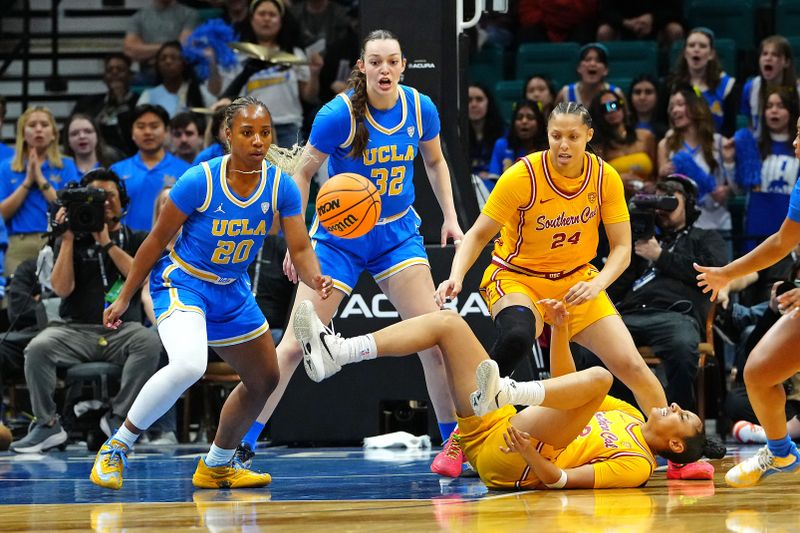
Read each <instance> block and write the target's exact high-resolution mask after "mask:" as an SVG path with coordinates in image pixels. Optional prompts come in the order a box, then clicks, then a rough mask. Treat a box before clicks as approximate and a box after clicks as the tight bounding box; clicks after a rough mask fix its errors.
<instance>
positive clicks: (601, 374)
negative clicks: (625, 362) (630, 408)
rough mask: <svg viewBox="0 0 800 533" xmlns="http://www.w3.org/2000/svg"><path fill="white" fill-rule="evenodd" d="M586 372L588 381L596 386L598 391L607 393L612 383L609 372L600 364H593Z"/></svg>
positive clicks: (612, 378) (611, 376)
mask: <svg viewBox="0 0 800 533" xmlns="http://www.w3.org/2000/svg"><path fill="white" fill-rule="evenodd" d="M587 372H588V374H589V380H590V382H591V383H592V385H594V386H595V387H597V390H598V392H601V393H603V394H606V393H608V391H609V390H610V389H611V385H612V384H613V383H614V376H613V375H612V374H611V372H609V371H608V370H606V369H605V368H603V367H601V366H593V367H591V368H589V369H587Z"/></svg>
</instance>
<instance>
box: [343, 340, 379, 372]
mask: <svg viewBox="0 0 800 533" xmlns="http://www.w3.org/2000/svg"><path fill="white" fill-rule="evenodd" d="M342 352H343V353H342V355H343V356H344V357H345V358H346V359H345V360H344V361H342V364H345V365H346V364H349V363H357V362H359V361H366V360H368V359H375V358H376V357H378V347H377V346H376V344H375V338H374V337H373V336H372V334H369V333H368V334H367V335H359V336H358V337H351V338H349V339H345V340H344V342H343V343H342Z"/></svg>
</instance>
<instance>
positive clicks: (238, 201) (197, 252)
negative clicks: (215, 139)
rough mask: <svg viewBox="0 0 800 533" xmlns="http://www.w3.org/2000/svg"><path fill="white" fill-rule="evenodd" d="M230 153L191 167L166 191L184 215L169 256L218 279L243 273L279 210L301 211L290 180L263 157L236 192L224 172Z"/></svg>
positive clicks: (284, 213) (284, 212)
mask: <svg viewBox="0 0 800 533" xmlns="http://www.w3.org/2000/svg"><path fill="white" fill-rule="evenodd" d="M229 157H230V156H223V157H217V158H215V159H212V160H211V161H207V162H204V163H201V164H200V165H197V166H195V167H192V168H190V169H189V170H187V171H186V173H185V174H184V175H183V176H181V178H180V179H178V181H177V182H176V183H175V187H173V188H172V189H171V190H170V192H169V197H170V199H171V200H172V201H173V202H174V203H175V205H176V206H177V207H178V209H180V210H181V211H182V212H184V213H185V214H187V215H189V218H188V219H186V222H184V223H183V231H182V232H181V235H180V237H178V241H177V242H176V243H175V249H174V250H173V251H172V254H171V255H170V257H171V258H172V260H173V261H174V262H175V263H176V264H177V265H178V266H179V267H180V268H181V269H182V270H185V271H186V272H187V273H188V274H191V275H193V276H195V277H196V278H198V279H202V280H204V281H210V282H212V283H218V284H222V285H225V284H228V283H231V282H232V281H233V280H235V279H237V278H239V277H241V276H242V275H244V274H246V273H247V267H248V266H249V265H250V263H251V262H252V261H253V259H255V257H256V255H257V254H258V250H259V249H260V248H261V245H262V243H263V242H264V237H265V236H266V235H267V233H268V232H269V229H270V227H272V221H273V220H274V218H275V217H276V216H277V214H278V213H280V214H281V216H287V217H288V216H294V215H298V214H300V191H299V190H298V189H297V185H295V183H294V180H292V178H291V177H290V176H286V175H284V174H283V173H282V172H281V171H280V170H278V169H277V168H275V167H274V166H272V165H271V164H269V163H267V162H266V161H264V162H263V164H262V173H261V181H260V182H259V184H258V187H257V188H256V190H255V191H254V192H253V194H252V195H251V196H250V197H249V198H240V197H238V196H237V195H236V193H234V192H233V191H232V190H231V189H230V188H229V187H228V182H227V179H226V175H225V167H226V163H227V161H228V159H229Z"/></svg>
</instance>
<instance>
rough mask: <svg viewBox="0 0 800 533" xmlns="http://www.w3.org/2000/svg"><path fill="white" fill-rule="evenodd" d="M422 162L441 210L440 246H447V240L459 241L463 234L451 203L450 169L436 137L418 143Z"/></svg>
mask: <svg viewBox="0 0 800 533" xmlns="http://www.w3.org/2000/svg"><path fill="white" fill-rule="evenodd" d="M419 150H420V152H422V160H423V161H424V162H425V171H426V172H427V173H428V179H429V180H430V182H431V187H432V188H433V194H434V195H436V200H437V201H438V202H439V207H440V208H441V209H442V216H443V217H444V223H443V224H442V234H441V245H442V246H444V245H445V244H447V239H448V238H452V239H453V241H457V240H461V239H462V238H463V237H464V232H463V231H461V227H460V226H459V225H458V216H457V215H456V208H455V204H454V203H453V186H452V183H451V180H450V169H448V168H447V161H445V159H444V154H443V153H442V144H441V141H440V139H439V136H438V135H437V136H436V137H434V138H433V139H431V140H430V141H424V142H420V143H419Z"/></svg>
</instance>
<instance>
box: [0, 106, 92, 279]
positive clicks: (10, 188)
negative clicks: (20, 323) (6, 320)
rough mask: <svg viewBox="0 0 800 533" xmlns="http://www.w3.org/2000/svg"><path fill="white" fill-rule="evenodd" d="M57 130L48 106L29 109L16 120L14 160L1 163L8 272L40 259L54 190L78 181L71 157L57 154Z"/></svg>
mask: <svg viewBox="0 0 800 533" xmlns="http://www.w3.org/2000/svg"><path fill="white" fill-rule="evenodd" d="M58 146H59V145H58V128H57V127H56V121H55V119H54V118H53V114H52V113H51V112H50V110H49V109H47V108H46V107H40V106H34V107H29V108H28V109H27V110H25V112H24V113H23V114H22V116H21V117H20V118H19V120H18V121H17V142H16V146H15V149H14V156H13V157H12V158H11V159H7V160H5V161H4V162H3V163H2V164H1V165H0V213H1V214H2V215H3V220H5V222H6V227H7V229H8V234H9V239H8V240H9V244H8V253H7V254H6V258H5V274H6V275H7V276H11V275H13V274H14V271H15V270H16V268H17V265H19V264H20V263H21V262H22V261H24V260H25V259H30V258H33V257H36V256H37V255H38V253H39V250H40V249H41V247H42V244H43V241H42V233H44V232H45V231H47V224H48V222H49V220H48V210H49V208H50V204H51V203H53V202H54V201H55V199H56V191H57V190H59V189H61V188H63V187H64V185H66V184H67V183H69V182H71V181H77V180H78V170H77V168H76V167H75V163H74V162H73V161H72V159H69V158H67V157H64V156H62V155H61V153H60V152H59V151H58Z"/></svg>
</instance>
